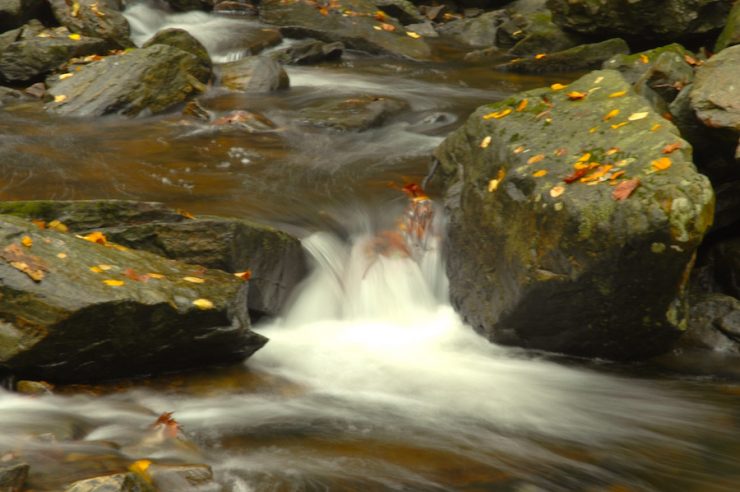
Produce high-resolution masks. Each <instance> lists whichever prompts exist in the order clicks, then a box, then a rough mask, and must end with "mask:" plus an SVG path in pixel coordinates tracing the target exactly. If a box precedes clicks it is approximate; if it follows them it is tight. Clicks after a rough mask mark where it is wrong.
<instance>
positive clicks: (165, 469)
mask: <svg viewBox="0 0 740 492" xmlns="http://www.w3.org/2000/svg"><path fill="white" fill-rule="evenodd" d="M147 474H148V475H149V477H150V478H151V481H152V484H153V485H154V487H155V488H156V490H157V492H188V491H190V490H192V491H197V492H221V490H222V487H221V486H220V485H219V484H218V483H216V482H215V481H214V480H213V471H212V470H211V467H210V466H208V465H159V464H152V465H150V466H149V468H148V469H147Z"/></svg>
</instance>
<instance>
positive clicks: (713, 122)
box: [689, 45, 740, 162]
mask: <svg viewBox="0 0 740 492" xmlns="http://www.w3.org/2000/svg"><path fill="white" fill-rule="evenodd" d="M738 80H740V46H738V45H735V46H731V47H729V48H726V49H724V50H722V51H721V52H719V53H717V54H716V55H714V56H713V57H712V58H710V59H709V60H708V61H707V62H706V63H704V64H703V65H701V66H700V67H698V68H697V69H696V79H695V80H694V84H693V89H692V90H691V93H690V95H689V97H690V98H691V107H692V108H693V109H694V111H695V112H696V116H697V117H698V118H699V120H701V121H702V122H703V123H704V125H706V126H707V127H709V128H712V129H716V130H718V131H717V132H716V135H717V137H718V138H724V139H726V140H727V141H728V143H729V145H730V146H731V149H730V151H729V152H728V154H736V152H738V150H736V149H740V142H739V141H738V139H739V138H740V84H738ZM728 160H729V159H728ZM736 160H737V162H740V159H737V158H736Z"/></svg>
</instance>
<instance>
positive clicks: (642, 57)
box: [640, 55, 650, 65]
mask: <svg viewBox="0 0 740 492" xmlns="http://www.w3.org/2000/svg"><path fill="white" fill-rule="evenodd" d="M640 61H641V62H642V63H644V64H645V65H647V64H648V63H649V62H650V58H648V57H647V56H646V55H640Z"/></svg>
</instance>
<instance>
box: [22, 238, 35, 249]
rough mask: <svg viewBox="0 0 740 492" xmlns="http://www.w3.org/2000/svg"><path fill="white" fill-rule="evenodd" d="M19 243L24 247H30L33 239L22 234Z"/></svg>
mask: <svg viewBox="0 0 740 492" xmlns="http://www.w3.org/2000/svg"><path fill="white" fill-rule="evenodd" d="M21 244H22V245H23V246H25V247H26V248H30V247H31V246H33V239H31V236H23V237H22V238H21Z"/></svg>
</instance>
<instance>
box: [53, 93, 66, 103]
mask: <svg viewBox="0 0 740 492" xmlns="http://www.w3.org/2000/svg"><path fill="white" fill-rule="evenodd" d="M66 100H67V96H65V95H64V94H59V95H58V96H54V102H55V103H61V102H64V101H66Z"/></svg>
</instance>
